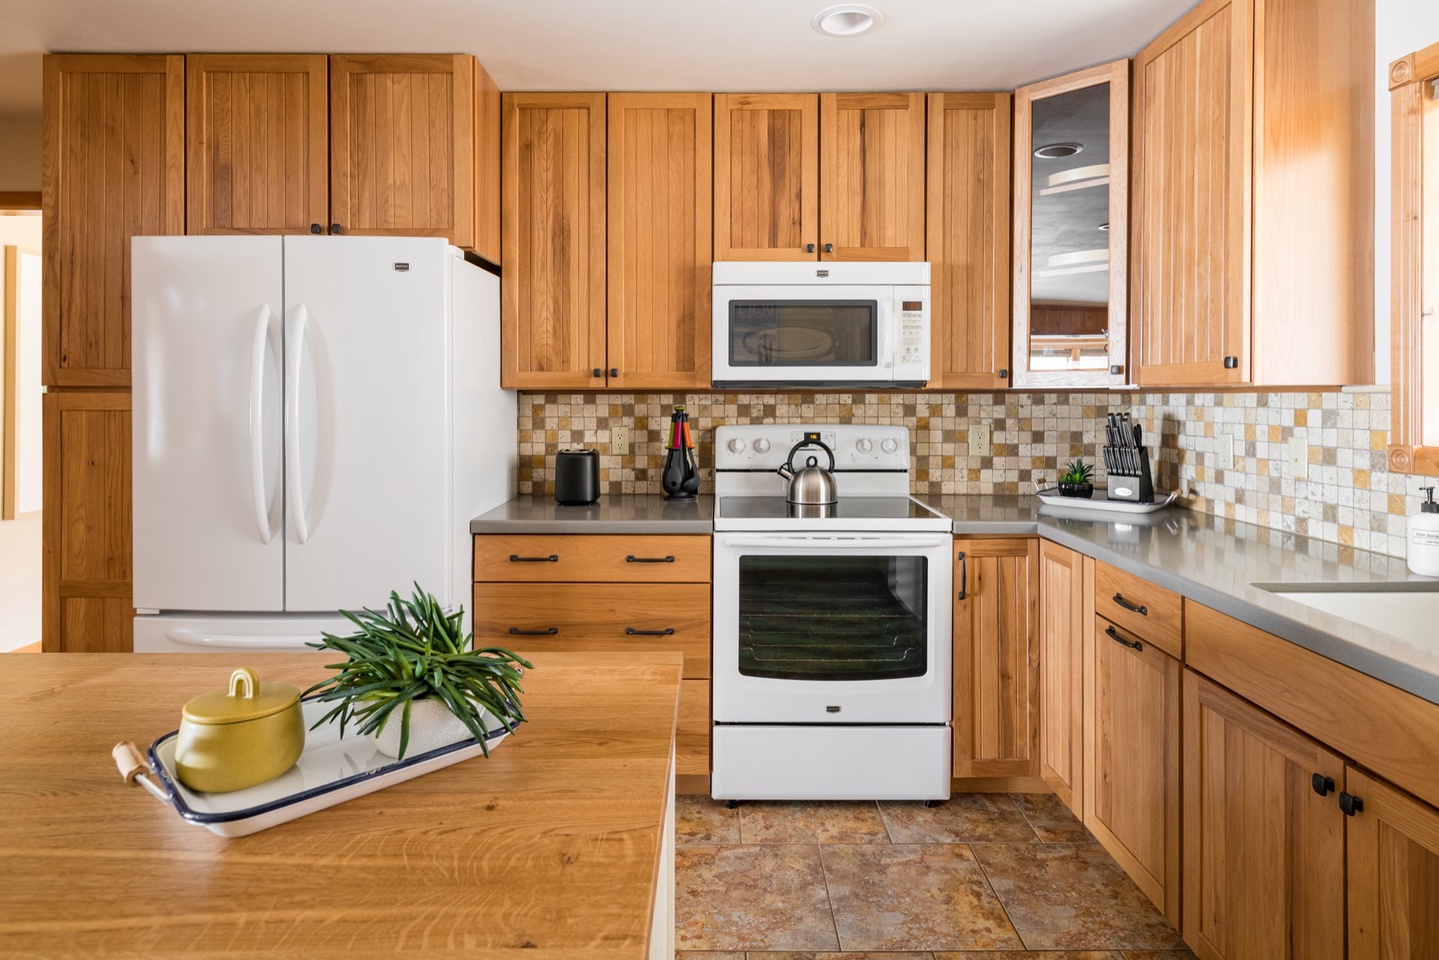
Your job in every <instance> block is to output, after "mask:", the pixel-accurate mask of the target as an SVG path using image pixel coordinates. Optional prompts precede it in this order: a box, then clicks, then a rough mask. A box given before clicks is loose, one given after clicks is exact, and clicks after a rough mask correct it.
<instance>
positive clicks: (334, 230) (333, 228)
mask: <svg viewBox="0 0 1439 960" xmlns="http://www.w3.org/2000/svg"><path fill="white" fill-rule="evenodd" d="M330 232H331V233H333V234H334V235H335V236H337V237H338V236H339V235H340V234H342V233H344V232H345V231H344V230H342V229H340V225H339V224H338V223H332V224H330Z"/></svg>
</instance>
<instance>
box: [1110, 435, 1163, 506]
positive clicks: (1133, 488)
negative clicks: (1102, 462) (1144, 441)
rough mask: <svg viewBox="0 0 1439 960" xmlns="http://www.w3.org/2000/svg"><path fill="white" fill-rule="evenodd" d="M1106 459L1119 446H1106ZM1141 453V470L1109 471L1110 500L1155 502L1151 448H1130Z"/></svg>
mask: <svg viewBox="0 0 1439 960" xmlns="http://www.w3.org/2000/svg"><path fill="white" fill-rule="evenodd" d="M1104 449H1105V451H1106V459H1108V453H1111V452H1114V451H1117V450H1118V449H1119V448H1117V447H1105V448H1104ZM1129 449H1131V450H1133V451H1135V452H1136V453H1137V454H1138V455H1139V472H1138V473H1129V472H1123V473H1121V472H1119V471H1116V470H1111V471H1109V490H1108V497H1109V499H1110V500H1127V501H1129V502H1130V503H1153V502H1154V477H1153V475H1152V474H1151V473H1150V471H1149V448H1148V447H1131V448H1129Z"/></svg>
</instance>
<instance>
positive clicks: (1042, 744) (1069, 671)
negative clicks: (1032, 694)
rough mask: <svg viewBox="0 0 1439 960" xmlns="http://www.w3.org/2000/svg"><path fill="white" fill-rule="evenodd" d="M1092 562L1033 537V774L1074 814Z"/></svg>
mask: <svg viewBox="0 0 1439 960" xmlns="http://www.w3.org/2000/svg"><path fill="white" fill-rule="evenodd" d="M1086 570H1088V577H1089V579H1093V576H1094V572H1093V570H1094V565H1093V562H1092V561H1088V562H1086V560H1085V557H1084V556H1083V555H1082V554H1080V553H1076V552H1075V551H1073V550H1070V549H1068V548H1066V547H1061V546H1059V545H1057V544H1054V543H1050V542H1049V541H1048V540H1041V541H1040V542H1039V669H1040V673H1039V718H1040V728H1039V755H1040V759H1039V775H1040V776H1041V777H1043V778H1044V782H1045V783H1047V784H1049V785H1050V786H1051V787H1052V788H1054V792H1055V794H1056V795H1057V796H1058V797H1059V799H1061V800H1063V801H1064V805H1065V806H1067V807H1069V809H1070V810H1072V811H1074V814H1075V816H1077V817H1081V818H1082V817H1083V816H1084V749H1083V747H1084V647H1085V638H1086V637H1087V636H1088V634H1089V624H1090V622H1091V621H1092V619H1093V611H1092V610H1091V611H1089V612H1088V613H1086V606H1087V605H1088V606H1092V601H1091V600H1089V598H1091V597H1092V596H1093V594H1094V591H1093V590H1092V589H1086V587H1085V579H1086Z"/></svg>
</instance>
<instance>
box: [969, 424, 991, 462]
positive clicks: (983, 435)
mask: <svg viewBox="0 0 1439 960" xmlns="http://www.w3.org/2000/svg"><path fill="white" fill-rule="evenodd" d="M969 455H970V456H971V457H987V456H989V424H987V423H976V424H974V425H973V426H971V427H970V428H969Z"/></svg>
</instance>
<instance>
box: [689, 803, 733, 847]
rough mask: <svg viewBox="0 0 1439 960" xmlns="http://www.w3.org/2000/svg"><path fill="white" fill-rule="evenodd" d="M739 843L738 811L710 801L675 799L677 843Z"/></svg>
mask: <svg viewBox="0 0 1439 960" xmlns="http://www.w3.org/2000/svg"><path fill="white" fill-rule="evenodd" d="M739 842H740V836H739V811H738V810H727V809H725V805H724V801H723V800H711V799H710V798H709V797H675V843H739Z"/></svg>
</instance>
